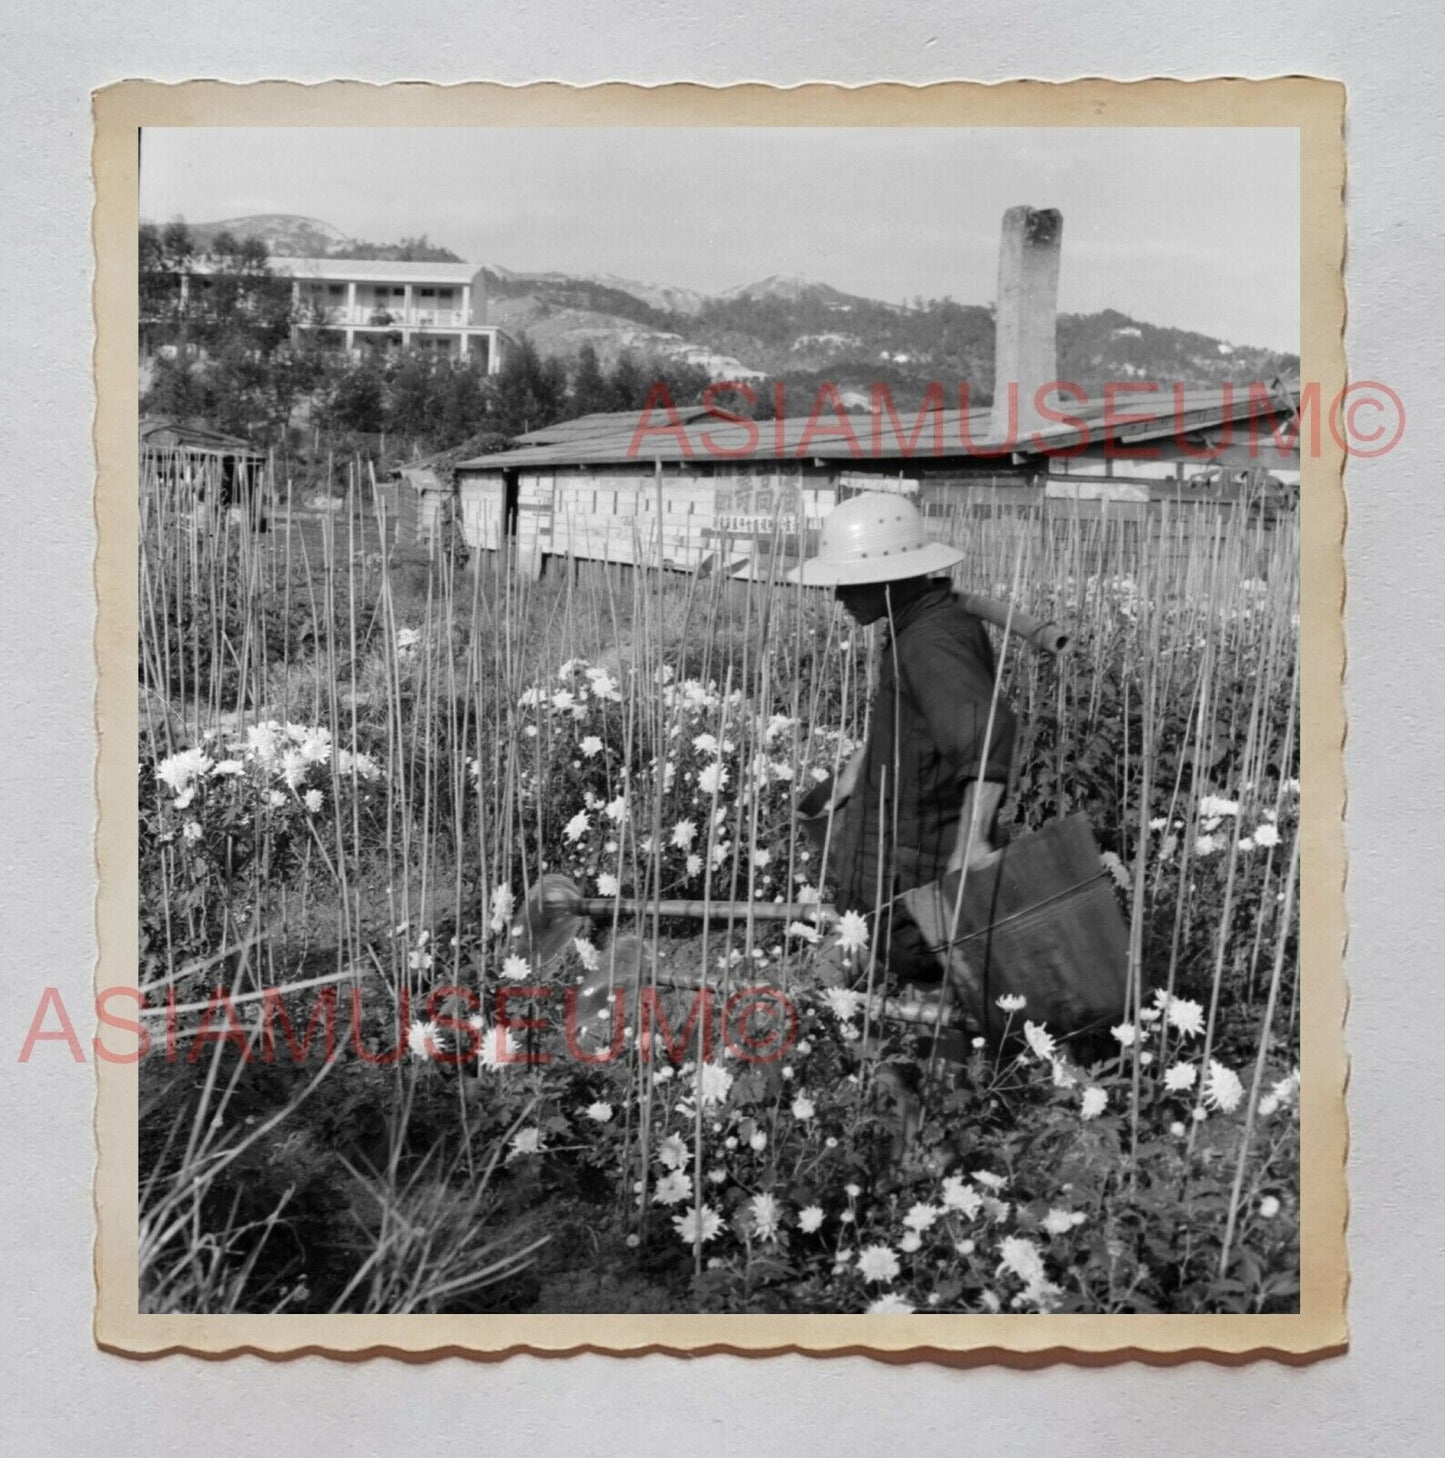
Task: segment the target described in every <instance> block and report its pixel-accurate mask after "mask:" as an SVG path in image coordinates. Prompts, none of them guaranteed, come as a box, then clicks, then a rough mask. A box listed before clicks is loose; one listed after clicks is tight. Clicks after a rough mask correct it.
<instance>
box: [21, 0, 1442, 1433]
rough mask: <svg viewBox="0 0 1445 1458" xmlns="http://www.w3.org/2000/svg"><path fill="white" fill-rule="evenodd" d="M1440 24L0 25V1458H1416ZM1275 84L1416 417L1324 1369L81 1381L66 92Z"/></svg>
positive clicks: (86, 1224)
mask: <svg viewBox="0 0 1445 1458" xmlns="http://www.w3.org/2000/svg"><path fill="white" fill-rule="evenodd" d="M1438 16H1439V11H1438V10H1437V9H1436V8H1435V7H1433V6H1428V5H1426V4H1423V3H1421V4H1416V5H1413V6H1409V7H1401V6H1396V5H1374V6H1370V7H1360V6H1356V5H1349V4H1345V3H1342V0H1326V3H1316V4H1312V5H1302V4H1293V3H1291V4H1284V3H1275V4H1271V5H1257V4H1240V3H1235V0H1229V3H1216V4H1214V5H1212V6H1210V7H1207V8H1206V7H1200V6H1187V7H1177V8H1172V7H1171V8H1168V9H1165V8H1162V7H1152V8H1150V9H1148V10H1147V11H1142V12H1129V11H1125V10H1124V9H1123V8H1122V7H1121V8H1120V9H1119V10H1118V12H1117V13H1110V14H1095V13H1090V11H1089V10H1088V9H1086V8H1085V7H1084V6H1082V5H1080V4H1078V3H1077V0H1047V3H1042V4H1035V5H1033V6H1031V7H1029V8H1028V9H1027V10H1026V11H1025V10H1023V9H1020V10H1017V11H1013V12H1010V11H1007V10H1005V9H1003V8H1001V7H994V6H984V5H979V4H974V3H970V4H967V5H959V4H940V3H932V0H928V3H923V0H918V3H913V4H909V5H907V6H898V7H890V8H889V9H888V10H884V9H882V8H875V7H870V6H866V5H861V4H843V3H837V4H832V5H827V6H817V5H803V4H792V5H789V6H786V7H782V6H777V5H769V6H763V5H748V6H743V5H725V4H711V5H705V4H694V3H672V4H641V3H632V4H620V3H614V4H612V5H609V6H606V7H602V6H591V7H586V8H583V7H565V6H559V5H553V6H549V7H545V8H539V9H538V10H537V11H536V12H529V13H527V14H524V15H519V14H515V13H512V12H504V11H500V10H497V9H495V8H493V7H484V6H479V5H477V4H474V3H470V4H459V3H453V0H448V3H435V4H427V5H423V6H417V7H410V6H406V7H404V6H400V5H393V6H385V5H382V4H379V3H374V0H365V3H363V0H352V3H350V4H348V5H346V6H328V7H325V8H321V7H318V8H317V9H316V10H315V11H314V12H313V11H311V10H309V9H307V8H305V7H302V6H298V5H296V4H295V3H294V0H287V3H278V0H267V3H256V4H238V3H234V0H232V3H227V4H216V3H213V0H190V3H187V4H185V5H180V4H174V3H170V4H159V3H141V4H138V5H136V4H132V5H126V6H118V5H115V4H88V5H84V6H79V5H77V6H62V5H55V4H40V3H35V0H11V5H10V6H7V7H6V14H5V18H4V19H3V20H0V72H3V77H4V86H3V88H0V118H3V156H4V157H5V159H6V166H5V169H4V177H5V181H4V185H3V187H0V198H3V205H0V231H3V237H4V243H3V248H4V255H5V267H4V271H3V274H0V277H3V279H4V289H3V297H4V300H5V306H4V308H3V309H0V388H3V402H0V403H3V408H0V438H3V441H4V447H5V449H4V453H3V461H4V472H5V488H4V496H3V499H4V510H5V516H6V520H5V523H4V527H3V530H0V554H3V556H0V561H3V577H0V581H3V589H0V590H3V593H4V604H5V608H6V611H5V613H4V614H3V615H0V633H3V643H4V653H5V657H4V662H5V664H6V666H7V679H8V682H7V691H6V692H5V694H4V700H5V702H4V709H3V713H4V720H5V736H4V739H3V741H0V744H3V746H4V749H5V751H6V752H5V753H4V754H3V756H0V764H3V774H4V779H5V783H4V789H3V796H0V805H3V815H4V835H3V839H0V856H3V861H4V880H3V886H4V892H3V896H0V949H3V957H4V967H3V974H0V1083H3V1099H0V1109H3V1111H4V1112H3V1118H0V1169H3V1170H4V1172H5V1175H4V1179H3V1194H0V1202H3V1210H0V1261H3V1271H4V1276H3V1282H4V1287H3V1301H4V1309H5V1313H6V1320H5V1321H4V1322H3V1324H0V1390H3V1392H4V1393H5V1396H4V1398H3V1399H0V1450H3V1451H4V1452H6V1453H14V1454H31V1453H74V1452H82V1451H105V1452H112V1453H119V1454H132V1453H137V1454H138V1453H146V1454H161V1453H170V1452H177V1453H179V1452H186V1451H204V1452H210V1453H227V1454H229V1453H242V1452H259V1453H264V1454H273V1453H289V1452H295V1451H306V1452H313V1453H331V1452H336V1453H346V1454H373V1453H377V1454H380V1453H394V1452H403V1451H408V1450H432V1449H434V1448H435V1447H436V1446H437V1445H439V1444H447V1445H448V1446H449V1447H450V1448H451V1450H452V1451H455V1452H482V1453H496V1452H507V1451H510V1450H514V1449H522V1450H523V1451H527V1452H540V1453H551V1452H572V1453H584V1454H591V1453H604V1452H621V1451H629V1452H652V1451H658V1452H670V1453H694V1452H696V1453H708V1454H722V1453H731V1452H753V1451H761V1452H802V1453H813V1452H824V1451H841V1452H850V1453H851V1452H863V1453H872V1452H885V1451H892V1450H894V1449H895V1448H900V1447H901V1448H904V1449H906V1450H908V1451H910V1452H918V1453H924V1452H928V1453H931V1452H935V1451H936V1452H951V1453H958V1452H968V1451H970V1450H974V1449H983V1450H985V1451H991V1452H1018V1453H1034V1452H1047V1451H1055V1450H1057V1451H1062V1452H1066V1453H1078V1454H1093V1453H1099V1454H1108V1455H1110V1458H1117V1455H1120V1454H1130V1453H1137V1452H1145V1451H1149V1452H1162V1453H1168V1454H1171V1455H1182V1454H1194V1453H1217V1452H1229V1451H1237V1452H1244V1453H1257V1454H1260V1455H1267V1458H1279V1455H1286V1454H1295V1453H1309V1454H1313V1455H1320V1454H1333V1453H1341V1454H1345V1453H1381V1454H1394V1453H1409V1452H1416V1451H1419V1452H1427V1451H1435V1450H1436V1449H1438V1447H1439V1438H1438V1437H1437V1436H1436V1430H1437V1428H1438V1427H1439V1426H1440V1422H1439V1419H1440V1415H1441V1413H1442V1411H1445V1400H1442V1396H1441V1389H1442V1379H1441V1375H1440V1371H1439V1362H1438V1358H1439V1355H1440V1346H1441V1343H1440V1307H1441V1298H1442V1285H1441V1279H1440V1278H1441V1273H1442V1269H1441V1268H1442V1250H1441V1246H1442V1238H1441V1235H1440V1227H1441V1221H1440V1215H1439V1211H1440V1209H1441V1205H1442V1198H1445V1177H1442V1163H1441V1160H1440V1158H1439V1149H1440V1140H1439V1135H1438V1129H1437V1114H1438V1111H1439V1108H1440V1097H1439V1086H1440V1077H1441V1070H1440V1054H1439V1050H1440V1036H1439V1030H1440V1027H1441V1022H1442V1019H1441V1012H1442V993H1441V984H1442V979H1441V976H1440V972H1439V946H1440V940H1441V938H1440V920H1441V915H1440V912H1441V905H1442V897H1441V890H1442V887H1441V880H1442V876H1441V865H1440V835H1439V832H1438V829H1437V818H1436V817H1437V815H1438V811H1439V809H1440V794H1439V788H1438V776H1439V770H1438V760H1439V755H1438V751H1437V744H1438V738H1439V736H1438V728H1437V726H1438V724H1439V721H1440V717H1441V709H1442V703H1441V700H1442V693H1441V682H1440V675H1439V668H1438V661H1439V658H1438V654H1439V648H1440V631H1439V627H1438V621H1439V613H1440V608H1441V605H1442V604H1441V590H1440V586H1439V573H1438V564H1439V560H1440V551H1441V545H1442V541H1441V532H1440V526H1439V515H1438V513H1439V497H1438V492H1439V484H1440V483H1439V470H1438V464H1437V458H1438V442H1437V441H1436V440H1435V439H1434V438H1433V437H1432V434H1431V432H1432V429H1433V428H1434V427H1436V425H1437V423H1438V408H1436V407H1437V405H1438V401H1439V400H1440V399H1441V398H1442V397H1445V388H1442V383H1445V382H1442V379H1441V373H1442V370H1441V363H1440V361H1441V355H1442V351H1441V349H1440V346H1439V342H1438V338H1437V334H1438V321H1439V320H1440V318H1441V317H1442V314H1445V310H1442V303H1445V300H1442V297H1441V268H1440V260H1441V257H1442V250H1441V234H1442V212H1441V208H1442V193H1441V187H1440V180H1439V179H1440V169H1439V161H1438V158H1439V154H1440V150H1441V143H1442V141H1445V137H1442V125H1441V105H1442V103H1441V94H1442V93H1441V89H1440V87H1439V86H1438V83H1437V77H1436V74H1435V73H1436V71H1437V66H1436V59H1437V58H1438V55H1439V53H1440V34H1439V31H1440V20H1439V19H1438ZM1290 72H1293V73H1306V74H1318V75H1325V76H1331V77H1337V78H1340V79H1342V80H1344V81H1345V82H1346V83H1347V84H1348V86H1349V88H1350V116H1349V136H1348V144H1349V169H1350V184H1349V193H1350V199H1349V201H1350V213H1349V227H1350V243H1349V253H1350V258H1349V276H1348V282H1349V290H1350V328H1349V338H1348V350H1349V364H1350V369H1351V373H1352V374H1353V375H1354V376H1355V377H1356V378H1370V377H1373V378H1376V379H1380V380H1384V381H1387V382H1389V383H1390V384H1392V385H1393V386H1394V388H1395V389H1396V390H1397V391H1398V392H1399V394H1400V395H1401V396H1402V397H1403V399H1404V401H1405V404H1406V407H1407V409H1408V410H1410V412H1411V420H1410V428H1409V429H1408V430H1407V432H1406V435H1405V439H1404V442H1403V444H1402V445H1401V446H1400V447H1399V448H1398V449H1397V450H1396V451H1395V452H1394V453H1393V454H1392V455H1391V456H1389V457H1387V458H1386V459H1384V460H1382V461H1379V462H1373V463H1362V464H1360V465H1358V466H1356V467H1355V468H1354V469H1352V471H1351V473H1350V477H1349V482H1348V489H1349V497H1350V528H1349V543H1348V559H1349V569H1350V587H1349V600H1348V629H1349V638H1350V667H1349V704H1350V714H1351V727H1350V745H1349V750H1348V771H1349V776H1350V787H1351V788H1350V797H1351V798H1350V849H1351V869H1350V885H1349V908H1350V915H1351V918H1352V938H1351V947H1350V954H1349V961H1348V973H1349V977H1350V981H1351V984H1352V988H1353V1006H1352V1011H1351V1018H1350V1029H1349V1043H1350V1049H1351V1053H1352V1057H1353V1075H1352V1084H1351V1113H1352V1118H1353V1134H1352V1154H1351V1164H1350V1178H1351V1186H1352V1199H1353V1214H1352V1226H1351V1249H1352V1259H1353V1269H1354V1287H1353V1294H1352V1300H1351V1324H1352V1328H1353V1349H1352V1351H1351V1353H1350V1354H1349V1355H1348V1356H1347V1357H1344V1358H1340V1359H1335V1360H1332V1361H1328V1362H1325V1363H1321V1364H1317V1365H1315V1366H1312V1367H1307V1368H1301V1369H1291V1368H1287V1367H1283V1366H1279V1365H1273V1364H1262V1365H1255V1366H1251V1367H1247V1368H1242V1369H1224V1368H1219V1367H1216V1366H1211V1365H1206V1364H1193V1365H1188V1366H1185V1367H1182V1368H1172V1369H1158V1368H1148V1367H1143V1366H1125V1367H1115V1368H1110V1369H1105V1370H1080V1369H1073V1368H1069V1367H1053V1368H1049V1369H1045V1370H1041V1371H1034V1372H1024V1371H1010V1370H1001V1369H998V1368H983V1369H977V1370H969V1371H947V1370H941V1369H938V1368H934V1367H929V1366H913V1367H889V1366H884V1365H880V1364H875V1363H871V1362H869V1361H866V1360H863V1359H849V1360H842V1361H808V1360H806V1359H802V1358H785V1359H776V1360H768V1361H755V1362H747V1361H744V1360H741V1359H733V1358H708V1359H705V1360H697V1361H691V1362H686V1361H680V1360H676V1359H669V1358H647V1359H644V1360H641V1361H632V1362H621V1361H613V1360H609V1359H605V1358H600V1357H585V1358H580V1359H574V1360H572V1361H569V1362H567V1363H559V1362H550V1363H548V1362H541V1361H537V1360H532V1359H526V1358H523V1359H518V1360H514V1361H511V1362H507V1363H504V1364H500V1365H494V1366H478V1365H472V1364H464V1363H461V1362H457V1361H449V1362H444V1363H438V1364H433V1365H428V1366H419V1367H411V1366H406V1365H404V1364H401V1363H397V1362H389V1361H383V1362H380V1363H377V1364H371V1365H364V1366H355V1365H350V1366H348V1365H340V1364H332V1363H329V1362H326V1361H324V1360H322V1359H305V1360H302V1361H299V1362H294V1363H290V1364H266V1363H262V1362H260V1361H258V1360H254V1359H243V1360H240V1361H233V1362H227V1363H203V1362H198V1361H192V1360H182V1359H170V1360H167V1361H164V1362H155V1363H148V1364H138V1363H130V1362H126V1361H123V1360H121V1359H118V1358H113V1357H109V1356H105V1355H101V1354H99V1353H97V1352H96V1350H95V1349H94V1347H93V1345H92V1343H91V1340H90V1330H89V1308H90V1300H91V1274H90V1238H91V1209H90V1171H91V1135H90V1111H91V1096H92V1086H91V1077H90V1071H89V1069H88V1068H87V1069H80V1068H77V1067H75V1066H73V1065H72V1064H70V1063H69V1061H68V1060H67V1059H65V1058H63V1057H62V1056H60V1054H59V1053H58V1052H57V1050H56V1046H55V1045H47V1046H45V1047H42V1049H41V1051H40V1052H38V1053H37V1055H36V1057H35V1058H34V1059H33V1060H32V1061H31V1062H30V1063H29V1064H28V1065H26V1066H20V1065H19V1064H18V1063H17V1061H16V1058H17V1054H18V1051H19V1048H20V1044H21V1042H22V1041H23V1038H24V1031H25V1028H26V1027H27V1026H28V1023H29V1020H30V1016H31V1013H32V1012H33V1010H34V1008H35V1006H36V1002H37V999H38V997H39V994H40V991H41V989H42V988H43V987H45V986H46V985H47V984H53V985H56V986H59V987H60V988H61V989H62V990H63V991H64V993H65V996H66V999H67V1002H68V1003H69V1005H70V1006H71V1007H72V1008H76V1009H79V1008H83V1007H84V1005H85V1003H86V1000H87V997H88V988H89V980H90V974H91V959H92V955H93V945H92V935H91V922H90V899H91V895H92V889H93V874H92V862H91V849H90V833H91V819H92V795H91V763H92V747H93V746H92V727H91V693H92V688H93V677H92V671H91V662H90V647H89V640H90V632H91V624H92V597H91V581H90V558H91V550H92V526H91V508H90V492H91V472H92V466H91V456H90V446H89V437H88V432H89V425H90V416H91V411H92V408H93V398H92V393H91V389H90V384H89V368H90V358H89V356H90V344H91V320H90V304H89V280H90V272H91V253H90V242H89V236H88V228H89V209H90V205H91V192H90V184H89V177H88V169H89V146H90V116H89V92H90V90H91V88H93V87H95V86H98V85H103V84H105V83H107V82H109V81H112V80H117V79H120V78H123V77H127V76H146V77H151V78H155V79H160V80H182V79H188V78H193V77H205V76H217V77H223V78H226V79H234V80H250V79H259V78H265V77H284V78H294V79H298V80H323V79H328V78H332V77H345V76H356V77H360V78H364V79H369V80H389V79H396V78H414V79H433V80H462V79H493V80H499V81H514V82H523V81H528V80H534V79H548V78H555V79H563V80H571V81H577V82H585V81H599V80H609V79H626V80H638V81H652V82H663V81H668V80H674V79H694V80H699V81H705V82H713V83H724V82H727V81H732V80H737V79H757V80H766V81H772V82H777V83H783V84H787V83H793V82H800V81H806V80H836V81H844V82H851V83H863V82H866V81H870V80H878V79H896V80H909V81H928V80H946V79H953V78H958V77H967V78H975V79H980V80H996V79H1004V78H1008V77H1013V76H1029V75H1032V76H1040V77H1047V78H1057V79H1063V78H1067V77H1071V76H1078V75H1108V76H1115V77H1123V78H1127V77H1142V76H1148V75H1153V74H1161V73H1172V74H1177V75H1182V76H1207V75H1212V74H1228V75H1239V74H1244V75H1255V76H1267V75H1275V74H1281V73H1290ZM960 181H961V183H962V179H961V180H960ZM1201 204H1202V205H1203V206H1204V207H1205V208H1206V209H1207V199H1201ZM1306 773H1308V768H1307V767H1306ZM81 1033H82V1036H87V1034H88V1029H87V1028H86V1027H84V1026H82V1027H81Z"/></svg>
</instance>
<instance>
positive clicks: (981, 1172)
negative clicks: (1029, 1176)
mask: <svg viewBox="0 0 1445 1458" xmlns="http://www.w3.org/2000/svg"><path fill="white" fill-rule="evenodd" d="M973 1177H974V1179H975V1180H976V1181H977V1182H978V1183H979V1184H981V1185H984V1186H985V1187H986V1188H988V1189H990V1190H1001V1189H1003V1187H1004V1186H1005V1185H1006V1184H1007V1183H1008V1181H1007V1180H1006V1179H1004V1177H1003V1176H1002V1175H996V1174H994V1173H993V1172H992V1171H991V1170H986V1169H976V1170H974V1172H973Z"/></svg>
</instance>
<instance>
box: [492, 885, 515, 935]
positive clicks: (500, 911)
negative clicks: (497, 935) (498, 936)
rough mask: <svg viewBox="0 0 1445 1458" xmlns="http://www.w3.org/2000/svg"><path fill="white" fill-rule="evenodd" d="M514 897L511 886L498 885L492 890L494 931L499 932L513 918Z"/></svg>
mask: <svg viewBox="0 0 1445 1458" xmlns="http://www.w3.org/2000/svg"><path fill="white" fill-rule="evenodd" d="M513 905H514V898H513V896H512V888H511V887H510V886H496V887H494V888H493V890H492V921H491V927H492V930H493V931H494V932H499V931H501V929H502V928H503V927H504V926H506V925H507V923H508V922H509V921H511V919H512V907H513Z"/></svg>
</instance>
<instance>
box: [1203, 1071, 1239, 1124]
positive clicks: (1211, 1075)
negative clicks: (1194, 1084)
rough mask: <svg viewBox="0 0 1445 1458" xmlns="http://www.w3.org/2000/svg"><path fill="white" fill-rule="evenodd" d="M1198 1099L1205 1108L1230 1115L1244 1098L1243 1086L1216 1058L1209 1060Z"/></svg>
mask: <svg viewBox="0 0 1445 1458" xmlns="http://www.w3.org/2000/svg"><path fill="white" fill-rule="evenodd" d="M1200 1098H1201V1100H1202V1101H1203V1103H1204V1104H1205V1106H1206V1107H1208V1108H1211V1109H1218V1110H1219V1111H1220V1112H1221V1113H1224V1114H1232V1113H1233V1112H1234V1111H1235V1110H1236V1109H1237V1108H1238V1107H1239V1105H1240V1102H1241V1101H1242V1100H1243V1098H1244V1085H1243V1084H1242V1083H1241V1082H1240V1081H1239V1075H1238V1074H1237V1073H1235V1072H1234V1070H1233V1069H1231V1068H1226V1067H1225V1066H1224V1064H1222V1063H1221V1062H1219V1060H1218V1059H1217V1058H1211V1059H1210V1060H1209V1069H1208V1071H1207V1072H1206V1073H1205V1075H1204V1087H1203V1089H1202V1090H1201V1092H1200Z"/></svg>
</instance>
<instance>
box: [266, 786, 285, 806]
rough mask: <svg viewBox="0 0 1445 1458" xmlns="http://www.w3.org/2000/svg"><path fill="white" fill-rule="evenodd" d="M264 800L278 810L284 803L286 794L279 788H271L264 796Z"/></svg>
mask: <svg viewBox="0 0 1445 1458" xmlns="http://www.w3.org/2000/svg"><path fill="white" fill-rule="evenodd" d="M266 801H267V803H268V804H269V805H270V806H271V808H272V809H273V810H279V809H280V808H281V807H282V806H283V805H284V804H285V803H286V796H285V795H283V794H282V793H281V791H280V790H272V791H271V793H270V794H269V795H267V796H266Z"/></svg>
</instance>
